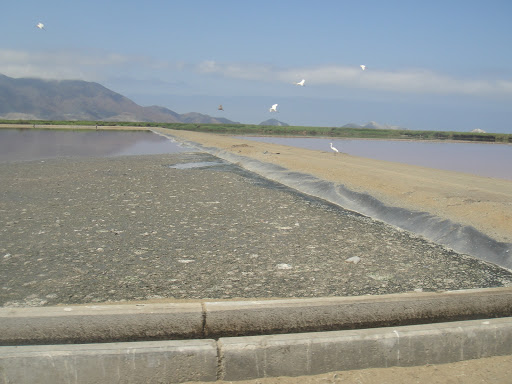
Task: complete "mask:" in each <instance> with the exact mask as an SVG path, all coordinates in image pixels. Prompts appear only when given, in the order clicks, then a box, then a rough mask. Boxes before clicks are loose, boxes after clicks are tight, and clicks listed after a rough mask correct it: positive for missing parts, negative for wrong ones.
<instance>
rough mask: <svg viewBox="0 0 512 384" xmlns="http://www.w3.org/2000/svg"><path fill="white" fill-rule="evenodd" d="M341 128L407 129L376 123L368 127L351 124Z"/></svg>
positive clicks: (368, 124)
mask: <svg viewBox="0 0 512 384" xmlns="http://www.w3.org/2000/svg"><path fill="white" fill-rule="evenodd" d="M341 128H369V129H406V128H402V127H399V126H398V125H389V124H379V123H377V122H375V121H370V122H369V123H367V124H366V125H361V124H355V123H349V124H345V125H344V126H342V127H341Z"/></svg>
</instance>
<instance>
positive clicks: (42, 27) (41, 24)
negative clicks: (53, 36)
mask: <svg viewBox="0 0 512 384" xmlns="http://www.w3.org/2000/svg"><path fill="white" fill-rule="evenodd" d="M36 27H37V28H39V29H44V24H43V23H37V25H36Z"/></svg>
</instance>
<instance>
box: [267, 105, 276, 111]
mask: <svg viewBox="0 0 512 384" xmlns="http://www.w3.org/2000/svg"><path fill="white" fill-rule="evenodd" d="M277 105H278V104H274V105H272V107H270V109H269V111H270V112H277Z"/></svg>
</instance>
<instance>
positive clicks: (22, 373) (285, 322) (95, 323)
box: [0, 288, 512, 383]
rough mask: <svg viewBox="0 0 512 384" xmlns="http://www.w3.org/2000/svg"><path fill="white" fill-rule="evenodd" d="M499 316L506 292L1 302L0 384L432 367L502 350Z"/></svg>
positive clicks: (510, 337) (510, 344) (505, 328)
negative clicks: (56, 303) (25, 304)
mask: <svg viewBox="0 0 512 384" xmlns="http://www.w3.org/2000/svg"><path fill="white" fill-rule="evenodd" d="M510 316H512V289H511V288H498V289H481V290H468V291H455V292H443V293H411V294H400V295H383V296H368V297H345V298H318V299H296V300H264V301H244V302H236V301H225V302H197V303H168V304H164V303H157V304H151V303H150V304H124V305H94V306H87V305H85V306H71V307H46V308H44V307H42V308H1V309H0V337H1V343H2V345H4V346H2V347H0V372H1V373H2V375H3V376H2V377H3V380H4V382H6V383H8V382H16V383H33V382H40V383H69V382H73V381H74V382H80V383H96V382H105V381H107V382H108V381H119V380H120V381H122V382H127V383H137V382H141V381H144V382H159V381H158V380H160V381H168V382H185V381H215V380H246V379H252V378H259V377H274V376H299V375H313V374H318V373H322V372H330V371H336V370H348V369H363V368H368V367H388V366H414V365H425V364H439V363H448V362H454V361H461V360H469V359H478V358H484V357H491V356H502V355H510V354H512V317H510ZM494 317H499V318H494ZM464 319H465V321H456V320H464ZM467 319H475V320H467ZM476 319H478V320H476ZM447 321H450V322H447ZM407 324H416V325H407ZM358 328H359V329H358ZM312 331H315V332H312ZM243 335H253V336H243ZM190 338H192V340H184V339H190ZM172 339H176V340H172ZM136 340H139V341H136ZM37 344H46V345H37ZM36 379H37V380H36ZM148 380H149V381H148Z"/></svg>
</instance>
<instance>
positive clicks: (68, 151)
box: [0, 129, 192, 162]
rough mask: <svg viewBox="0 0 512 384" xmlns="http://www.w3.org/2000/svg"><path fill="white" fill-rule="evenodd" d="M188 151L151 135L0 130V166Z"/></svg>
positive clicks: (139, 133)
mask: <svg viewBox="0 0 512 384" xmlns="http://www.w3.org/2000/svg"><path fill="white" fill-rule="evenodd" d="M189 151H192V149H191V148H187V147H183V146H180V145H179V144H178V143H175V142H173V141H171V140H169V139H168V138H165V137H163V136H160V135H155V134H154V133H152V132H143V131H134V132H130V131H122V132H120V131H116V132H115V131H62V130H39V129H37V130H34V129H0V162H6V161H27V160H41V159H49V158H55V157H112V156H124V155H152V154H163V153H179V152H189Z"/></svg>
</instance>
